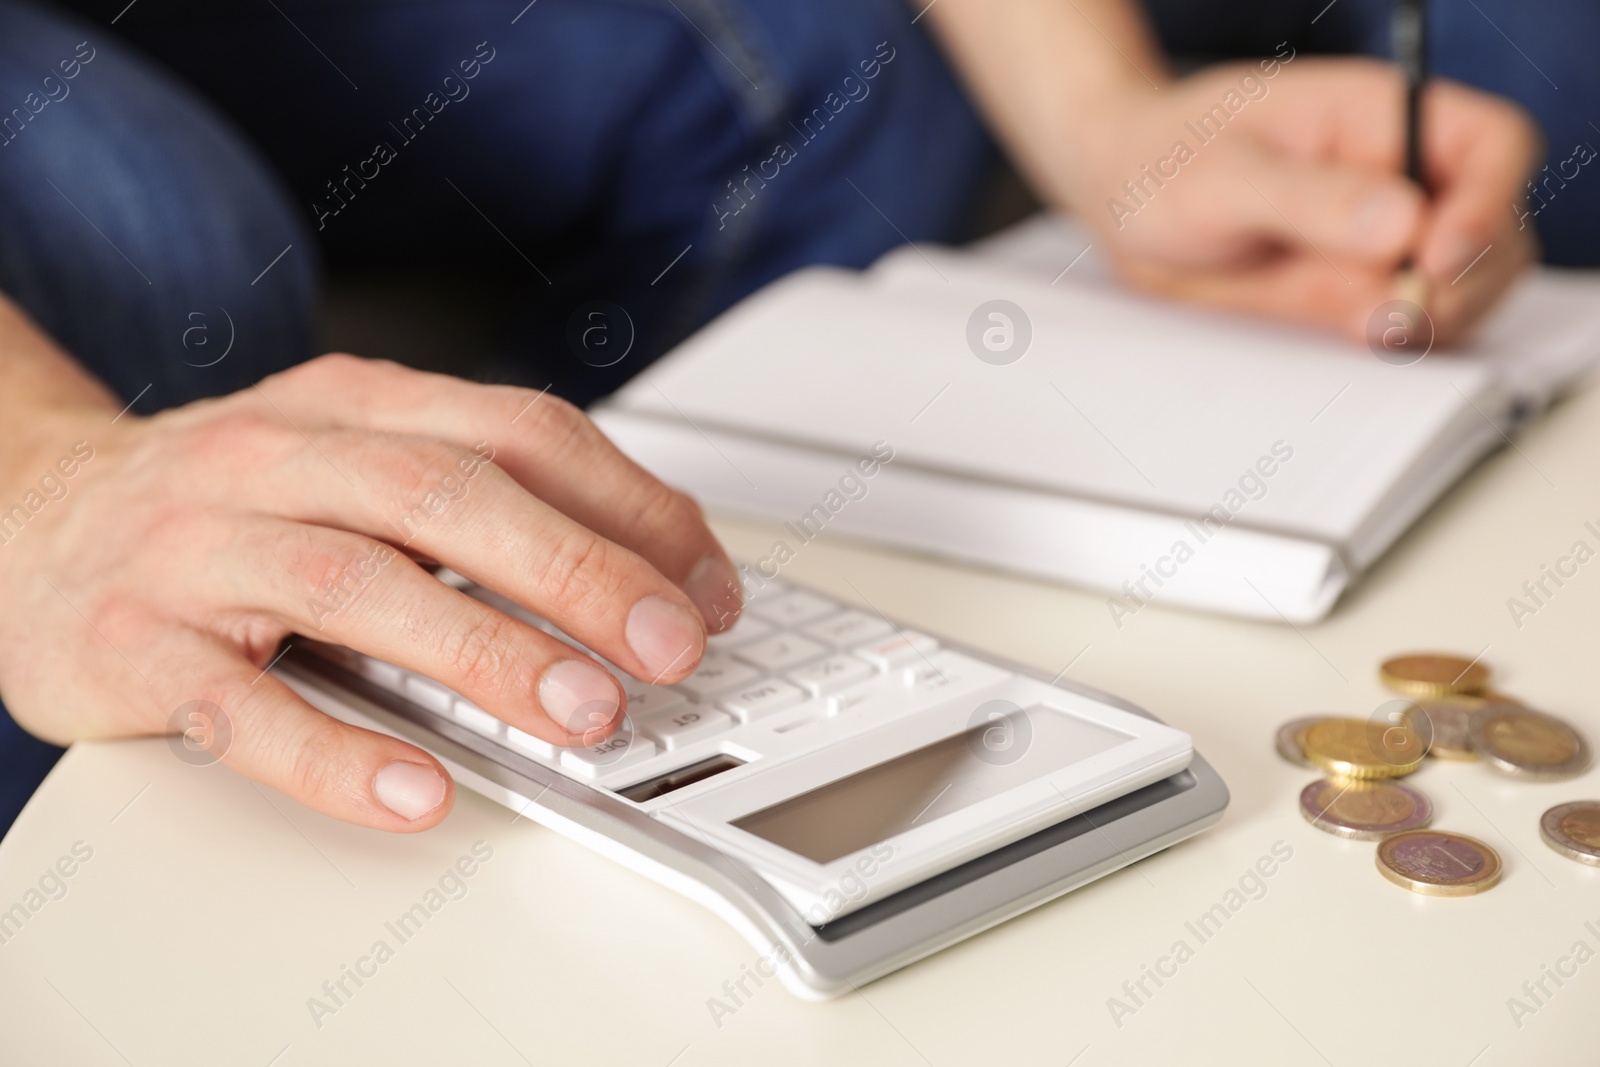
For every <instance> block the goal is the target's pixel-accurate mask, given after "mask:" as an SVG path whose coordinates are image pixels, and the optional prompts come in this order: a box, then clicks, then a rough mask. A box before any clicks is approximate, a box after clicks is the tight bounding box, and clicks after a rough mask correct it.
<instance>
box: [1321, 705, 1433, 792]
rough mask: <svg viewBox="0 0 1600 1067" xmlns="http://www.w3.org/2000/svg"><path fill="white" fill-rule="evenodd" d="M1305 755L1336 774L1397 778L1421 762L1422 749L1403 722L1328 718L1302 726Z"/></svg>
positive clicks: (1423, 752)
mask: <svg viewBox="0 0 1600 1067" xmlns="http://www.w3.org/2000/svg"><path fill="white" fill-rule="evenodd" d="M1301 747H1302V748H1303V749H1304V750H1305V754H1306V759H1308V760H1310V761H1311V762H1312V763H1314V764H1316V765H1317V766H1318V767H1321V768H1322V769H1323V770H1325V771H1328V772H1329V773H1330V774H1333V775H1336V776H1338V777H1340V778H1398V777H1400V776H1401V775H1405V774H1410V773H1411V772H1412V771H1414V770H1416V769H1417V768H1418V767H1420V766H1421V765H1422V757H1423V756H1424V755H1426V754H1427V753H1426V749H1424V747H1423V744H1422V739H1421V738H1419V737H1418V736H1417V735H1416V734H1415V733H1413V732H1412V731H1411V730H1409V729H1407V728H1406V727H1404V726H1386V725H1384V724H1383V723H1376V722H1367V721H1366V720H1364V719H1328V720H1326V721H1324V722H1319V723H1317V724H1316V725H1315V726H1312V727H1310V728H1309V729H1307V730H1306V732H1305V736H1304V738H1303V739H1302V742H1301Z"/></svg>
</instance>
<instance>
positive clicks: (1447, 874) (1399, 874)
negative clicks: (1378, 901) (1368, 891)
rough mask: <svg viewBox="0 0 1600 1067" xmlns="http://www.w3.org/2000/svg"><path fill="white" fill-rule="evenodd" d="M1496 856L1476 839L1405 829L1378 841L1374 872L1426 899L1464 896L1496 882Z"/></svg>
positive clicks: (1459, 835) (1499, 867)
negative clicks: (1376, 861)
mask: <svg viewBox="0 0 1600 1067" xmlns="http://www.w3.org/2000/svg"><path fill="white" fill-rule="evenodd" d="M1501 869H1502V868H1501V866H1500V855H1499V853H1497V852H1495V850H1494V849H1492V848H1490V847H1489V846H1488V845H1486V844H1484V843H1483V842H1482V841H1479V840H1477V839H1476V838H1472V837H1468V836H1467V835H1465V834H1452V833H1446V832H1445V831H1443V830H1407V831H1406V832H1404V833H1399V834H1391V835H1389V836H1388V837H1386V838H1384V839H1383V840H1382V841H1379V842H1378V872H1379V873H1380V874H1382V875H1383V876H1384V877H1385V878H1387V879H1389V881H1391V882H1393V883H1394V884H1395V885H1398V886H1404V887H1405V888H1407V889H1409V890H1411V891H1412V892H1413V893H1421V894H1423V895H1424V896H1430V897H1468V896H1472V895H1473V894H1474V893H1482V892H1483V891H1484V890H1486V889H1489V888H1490V887H1492V886H1493V885H1494V884H1495V883H1496V882H1498V881H1500V873H1501Z"/></svg>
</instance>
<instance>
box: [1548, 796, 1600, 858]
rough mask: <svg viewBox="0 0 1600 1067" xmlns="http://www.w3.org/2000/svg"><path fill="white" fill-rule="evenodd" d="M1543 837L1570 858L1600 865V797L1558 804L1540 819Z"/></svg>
mask: <svg viewBox="0 0 1600 1067" xmlns="http://www.w3.org/2000/svg"><path fill="white" fill-rule="evenodd" d="M1539 836H1540V837H1542V838H1544V843H1545V844H1547V845H1549V846H1550V847H1551V848H1553V849H1555V850H1556V851H1557V852H1559V853H1561V854H1562V855H1563V856H1565V857H1567V859H1569V860H1577V861H1578V862H1579V863H1587V864H1589V865H1590V866H1591V867H1600V800H1574V801H1572V802H1571V803H1568V804H1557V805H1556V806H1555V807H1553V808H1551V809H1550V810H1549V811H1547V812H1545V813H1544V816H1543V817H1542V818H1541V819H1540V820H1539Z"/></svg>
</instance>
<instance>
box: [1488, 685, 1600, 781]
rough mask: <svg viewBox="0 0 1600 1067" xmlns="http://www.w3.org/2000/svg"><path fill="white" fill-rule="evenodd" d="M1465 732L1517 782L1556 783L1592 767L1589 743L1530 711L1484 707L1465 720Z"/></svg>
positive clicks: (1510, 706)
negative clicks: (1520, 780) (1516, 779)
mask: <svg viewBox="0 0 1600 1067" xmlns="http://www.w3.org/2000/svg"><path fill="white" fill-rule="evenodd" d="M1467 733H1468V736H1469V738H1470V739H1471V744H1472V747H1473V749H1474V751H1476V752H1477V753H1478V754H1479V755H1480V756H1482V757H1483V758H1484V761H1485V762H1487V763H1488V764H1489V766H1491V767H1493V768H1494V769H1495V770H1497V771H1500V772H1501V773H1502V774H1509V775H1511V776H1512V777H1513V778H1526V779H1530V780H1533V781H1543V782H1553V781H1557V780H1559V779H1562V778H1571V777H1574V776H1575V775H1579V774H1582V773H1583V772H1584V771H1585V770H1586V769H1588V766H1589V743H1588V742H1587V741H1585V740H1584V739H1583V737H1582V736H1581V735H1580V734H1579V733H1578V732H1577V731H1576V730H1574V729H1573V728H1572V727H1570V726H1568V725H1567V724H1566V723H1564V722H1562V721H1561V720H1560V719H1558V718H1556V717H1555V716H1554V715H1546V714H1545V713H1544V712H1541V711H1534V710H1533V709H1532V708H1527V707H1522V706H1520V705H1517V704H1485V705H1484V706H1483V707H1481V708H1479V709H1478V710H1477V711H1474V712H1473V713H1472V716H1471V718H1470V719H1468V720H1467Z"/></svg>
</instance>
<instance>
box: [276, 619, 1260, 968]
mask: <svg viewBox="0 0 1600 1067" xmlns="http://www.w3.org/2000/svg"><path fill="white" fill-rule="evenodd" d="M943 644H944V646H945V647H946V648H951V649H954V650H955V651H957V652H962V653H965V654H967V655H970V656H974V657H976V658H979V659H983V660H987V661H988V662H990V663H993V664H994V665H996V666H998V667H1003V668H1005V669H1007V670H1011V671H1014V672H1015V673H1017V674H1020V675H1024V676H1027V677H1030V678H1034V679H1036V680H1038V681H1042V682H1045V683H1046V684H1054V685H1055V686H1056V688H1059V689H1065V690H1068V691H1071V692H1075V693H1079V694H1082V695H1084V696H1087V697H1090V698H1092V699H1095V700H1100V701H1104V702H1105V703H1107V704H1110V705H1112V706H1114V707H1118V708H1121V709H1123V710H1125V711H1128V712H1131V713H1133V714H1135V715H1141V716H1143V717H1145V718H1147V719H1154V718H1155V716H1153V715H1151V714H1150V713H1149V712H1147V711H1145V710H1144V709H1142V708H1139V707H1136V706H1135V705H1133V704H1130V703H1128V702H1127V701H1125V700H1122V699H1120V698H1118V697H1115V696H1112V695H1110V694H1108V693H1103V692H1101V691H1099V690H1097V689H1094V688H1091V687H1089V686H1083V685H1078V684H1075V683H1072V682H1062V681H1056V682H1054V683H1052V682H1051V680H1050V679H1048V678H1047V677H1046V676H1045V674H1044V673H1043V672H1042V671H1038V670H1035V669H1034V668H1032V667H1029V666H1027V665H1025V664H1019V663H1015V662H1012V661H1009V660H1006V659H1004V658H1002V657H998V656H995V655H994V654H993V653H990V652H987V651H984V650H981V649H977V648H974V647H972V646H967V645H962V644H960V643H958V642H951V641H945V642H943ZM273 673H274V674H276V675H278V676H279V677H281V678H282V679H283V681H284V682H286V683H287V684H288V685H289V686H291V687H292V688H293V689H294V690H295V691H296V692H298V693H300V695H301V696H303V697H305V698H306V699H307V700H309V701H310V702H311V703H312V704H314V705H315V706H317V707H318V708H320V709H322V710H323V711H325V712H327V713H328V714H330V715H332V716H334V717H335V718H338V719H342V720H344V721H346V722H352V723H354V724H356V725H360V726H369V727H372V728H375V729H378V730H381V731H384V732H386V733H392V734H395V735H397V736H400V737H403V738H405V739H406V740H409V741H411V742H413V743H415V744H416V745H418V746H419V747H421V748H424V749H427V750H428V751H429V752H431V753H433V754H434V755H435V756H436V757H437V758H438V759H439V760H440V762H442V763H443V764H444V765H445V766H446V767H447V768H449V770H450V772H451V774H452V775H454V776H455V778H456V780H457V781H458V782H460V783H462V784H464V785H466V786H468V787H469V788H471V789H472V790H474V791H475V792H478V793H481V794H483V795H484V796H486V797H489V798H490V799H492V800H495V801H498V802H499V803H501V804H504V805H506V806H507V807H509V808H511V810H513V811H519V812H522V813H523V814H524V815H526V816H527V817H528V818H529V819H530V820H532V821H534V822H536V823H539V824H540V825H542V826H546V827H548V828H549V829H552V830H554V831H556V832H557V833H560V834H562V835H564V836H566V837H568V838H571V839H573V840H576V841H578V842H579V843H581V844H584V845H587V846H588V847H590V848H592V849H594V850H595V851H597V852H600V853H601V854H603V855H605V856H608V857H610V858H611V859H613V860H616V861H617V862H619V863H621V864H623V865H624V866H626V867H628V868H629V869H631V870H634V871H637V872H638V873H640V874H643V875H644V876H645V877H647V878H650V879H651V880H653V881H655V882H658V883H660V884H662V885H664V886H666V887H667V888H669V889H672V890H675V891H676V892H678V893H680V894H682V895H684V896H686V897H688V898H689V899H691V900H693V901H695V902H697V903H699V904H702V905H704V906H705V907H707V908H709V909H710V910H711V911H712V912H713V913H715V914H716V915H717V916H719V917H720V918H722V919H723V920H725V921H726V922H728V923H729V924H730V925H732V926H733V927H734V928H735V929H736V930H737V931H738V932H739V933H740V934H741V935H742V936H743V937H744V938H745V940H746V941H748V942H749V943H750V944H751V946H752V947H754V948H755V949H756V950H757V951H758V952H760V953H761V957H762V960H764V961H766V962H767V965H768V968H769V969H775V970H776V971H777V974H778V977H779V978H780V979H781V980H782V982H783V984H784V986H785V987H786V988H787V989H788V990H789V991H790V992H791V993H793V994H795V995H796V996H798V997H801V998H803V999H806V1000H827V999H830V998H832V997H836V996H839V995H841V994H843V993H847V992H850V991H851V990H853V989H855V988H857V987H859V986H863V985H866V984H867V983H869V982H871V981H873V980H875V979H878V978H881V977H883V976H884V975H886V974H890V973H892V972H894V971H897V970H899V969H900V968H902V967H905V966H907V965H909V964H912V963H915V962H916V961H917V960H920V959H922V958H924V957H926V956H931V955H932V954H933V953H935V952H938V951H939V950H940V949H943V948H947V947H949V946H950V945H953V944H955V943H956V942H958V941H962V940H965V939H966V938H968V937H971V936H973V935H974V934H978V933H982V932H983V931H984V930H987V929H989V928H990V927H991V926H997V925H999V924H1000V923H1002V922H1005V921H1006V920H1007V919H1010V918H1012V917H1013V916H1016V915H1020V914H1022V913H1023V912H1025V911H1028V910H1030V909H1032V908H1036V907H1038V906H1039V905H1041V904H1044V903H1047V902H1048V901H1051V900H1054V899H1055V898H1056V897H1059V896H1062V895H1064V894H1066V893H1069V892H1071V891H1072V890H1074V889H1076V888H1078V887H1079V886H1082V885H1085V884H1087V883H1089V882H1092V881H1094V880H1095V879H1096V878H1101V877H1104V876H1105V875H1107V874H1110V873H1112V872H1113V871H1116V870H1120V869H1121V868H1123V867H1126V866H1128V865H1129V864H1132V863H1136V862H1138V861H1139V860H1141V859H1144V858H1145V857H1147V856H1150V855H1153V854H1154V853H1156V852H1159V851H1161V850H1162V849H1164V848H1167V847H1169V846H1171V845H1174V844H1176V843H1177V842H1179V841H1182V840H1184V839H1185V838H1189V837H1192V836H1194V835H1195V834H1197V833H1199V832H1200V831H1202V830H1205V829H1207V828H1208V827H1211V826H1214V825H1215V824H1216V823H1217V822H1218V821H1220V820H1221V818H1222V813H1223V811H1224V810H1225V809H1226V808H1227V806H1228V799H1229V796H1228V787H1227V785H1225V784H1224V783H1223V781H1222V778H1221V777H1220V776H1219V775H1218V774H1217V772H1216V771H1215V770H1213V769H1212V767H1211V765H1210V764H1209V763H1207V762H1206V761H1205V759H1204V758H1202V757H1201V755H1200V753H1199V752H1196V753H1194V758H1193V759H1192V760H1191V761H1190V764H1189V766H1188V768H1187V769H1186V770H1184V771H1181V772H1179V773H1178V774H1175V775H1173V776H1171V777H1170V778H1166V779H1163V780H1161V781H1159V782H1155V783H1153V784H1151V785H1148V786H1145V787H1144V788H1142V789H1138V790H1135V791H1134V792H1132V793H1130V794H1128V795H1126V796H1123V797H1119V798H1117V799H1116V800H1113V801H1110V802H1108V803H1105V804H1102V805H1100V806H1099V807H1097V808H1094V809H1092V810H1090V811H1088V812H1084V813H1082V814H1080V815H1075V816H1072V817H1070V818H1068V819H1065V820H1063V821H1062V822H1059V823H1056V824H1054V825H1052V826H1049V827H1046V828H1045V829H1043V830H1040V831H1038V832H1037V833H1034V834H1032V835H1031V836H1029V837H1025V838H1023V839H1022V840H1020V841H1016V842H1013V843H1012V844H1010V845H1006V846H1003V847H1001V848H999V849H996V850H995V851H993V852H990V853H987V854H985V855H983V856H980V857H978V858H976V859H973V860H970V861H968V862H966V863H964V864H961V865H960V866H957V867H955V868H953V869H951V870H948V871H945V872H943V873H942V874H938V875H935V876H933V877H932V878H929V879H927V880H925V881H923V882H920V883H917V884H916V885H913V886H911V887H909V888H907V889H903V890H901V891H900V892H898V893H895V894H894V895H892V896H889V897H886V898H884V899H883V900H880V901H877V902H875V903H872V904H868V905H867V906H865V907H863V908H861V909H860V910H859V911H855V912H851V913H849V914H847V915H844V916H842V917H840V918H837V919H834V920H833V921H831V922H828V923H826V924H824V925H823V926H820V927H813V926H811V925H810V924H809V923H808V922H807V921H806V919H805V917H804V916H803V915H802V914H801V913H800V912H799V911H797V910H796V909H795V908H794V907H793V906H792V905H790V904H789V903H788V902H787V901H785V900H784V899H783V898H782V897H781V896H780V895H779V894H778V892H777V891H776V890H774V889H773V888H771V887H770V886H769V885H767V884H766V883H765V882H764V881H763V880H762V879H761V877H760V876H759V875H757V874H756V873H755V871H753V870H752V869H751V868H749V867H748V866H746V865H745V864H743V863H741V862H740V861H739V860H737V859H735V858H733V857H731V856H729V855H727V854H726V853H724V852H722V851H720V850H719V849H717V848H716V847H714V846H713V845H712V844H710V843H709V842H708V841H706V840H704V839H703V838H697V837H695V836H693V835H691V834H687V833H684V832H682V831H680V830H677V829H675V828H674V827H672V826H670V825H668V824H666V823H664V822H662V821H660V820H658V819H654V818H651V817H650V816H649V815H648V814H646V813H645V812H643V811H641V810H638V809H636V808H634V807H631V806H630V805H629V804H628V803H627V802H626V801H623V800H621V799H618V798H617V797H615V796H613V795H611V794H609V793H608V792H606V791H605V790H602V789H598V788H595V787H593V786H589V785H585V784H583V783H582V782H579V781H576V780H574V779H572V778H569V777H567V776H566V775H564V774H561V773H560V772H558V771H555V770H551V769H549V768H546V767H543V766H541V765H539V764H538V763H535V762H534V761H532V760H530V759H526V758H523V757H522V756H520V755H518V754H517V753H516V752H515V751H512V750H510V749H507V748H505V747H502V746H500V745H497V744H495V743H494V742H492V741H490V740H489V739H487V738H484V737H480V736H478V735H477V734H475V733H473V732H472V731H470V730H468V729H466V728H465V727H463V726H460V725H458V724H456V723H453V722H450V721H449V720H446V719H441V718H439V717H437V716H434V715H431V714H429V713H428V712H427V711H425V710H424V709H422V708H420V707H418V706H417V705H415V704H412V703H411V702H409V701H407V700H406V699H405V698H404V697H401V696H399V695H397V694H394V693H392V692H389V691H387V690H384V689H381V688H379V687H377V686H375V685H373V684H372V683H370V682H368V681H366V680H364V679H362V678H359V677H357V676H356V675H354V674H352V673H350V672H349V671H346V670H345V669H343V668H342V667H340V666H338V665H337V664H334V663H332V662H329V661H327V660H325V659H323V658H322V657H320V656H317V655H315V654H313V653H310V652H305V651H302V650H301V649H298V648H295V647H291V648H290V649H289V651H288V652H287V653H286V654H285V655H284V656H283V657H282V658H281V659H280V660H279V661H278V664H277V666H275V667H274V668H273Z"/></svg>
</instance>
